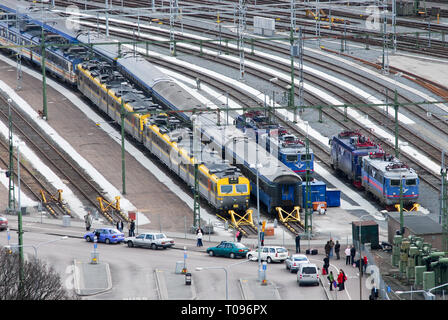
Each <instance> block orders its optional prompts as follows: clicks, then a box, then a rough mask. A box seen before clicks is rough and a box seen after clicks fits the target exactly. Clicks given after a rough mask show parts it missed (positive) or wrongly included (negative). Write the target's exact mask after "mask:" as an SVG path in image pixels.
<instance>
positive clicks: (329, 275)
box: [327, 271, 334, 291]
mask: <svg viewBox="0 0 448 320" xmlns="http://www.w3.org/2000/svg"><path fill="white" fill-rule="evenodd" d="M327 279H328V281H329V282H330V291H333V284H334V275H333V271H330V273H329V274H328V277H327Z"/></svg>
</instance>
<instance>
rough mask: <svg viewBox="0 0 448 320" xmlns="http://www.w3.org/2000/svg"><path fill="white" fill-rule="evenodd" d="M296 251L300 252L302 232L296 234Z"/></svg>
mask: <svg viewBox="0 0 448 320" xmlns="http://www.w3.org/2000/svg"><path fill="white" fill-rule="evenodd" d="M296 253H300V234H297V236H296Z"/></svg>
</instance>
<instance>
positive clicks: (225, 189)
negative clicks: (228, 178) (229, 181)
mask: <svg viewBox="0 0 448 320" xmlns="http://www.w3.org/2000/svg"><path fill="white" fill-rule="evenodd" d="M232 191H233V186H229V185H223V186H221V193H232Z"/></svg>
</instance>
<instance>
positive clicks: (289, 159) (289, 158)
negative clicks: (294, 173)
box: [286, 154, 298, 162]
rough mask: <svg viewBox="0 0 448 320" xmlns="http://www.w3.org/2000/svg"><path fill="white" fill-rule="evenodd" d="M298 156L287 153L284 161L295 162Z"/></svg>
mask: <svg viewBox="0 0 448 320" xmlns="http://www.w3.org/2000/svg"><path fill="white" fill-rule="evenodd" d="M297 160H298V156H297V155H296V154H287V155H286V161H288V162H297Z"/></svg>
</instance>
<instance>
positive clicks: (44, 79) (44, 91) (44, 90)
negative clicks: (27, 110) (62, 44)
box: [40, 27, 48, 120]
mask: <svg viewBox="0 0 448 320" xmlns="http://www.w3.org/2000/svg"><path fill="white" fill-rule="evenodd" d="M40 41H41V51H42V60H41V64H42V115H43V116H42V118H43V119H44V120H48V112H47V77H46V73H45V56H46V54H45V53H46V52H45V33H44V27H42V35H41V40H40Z"/></svg>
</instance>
